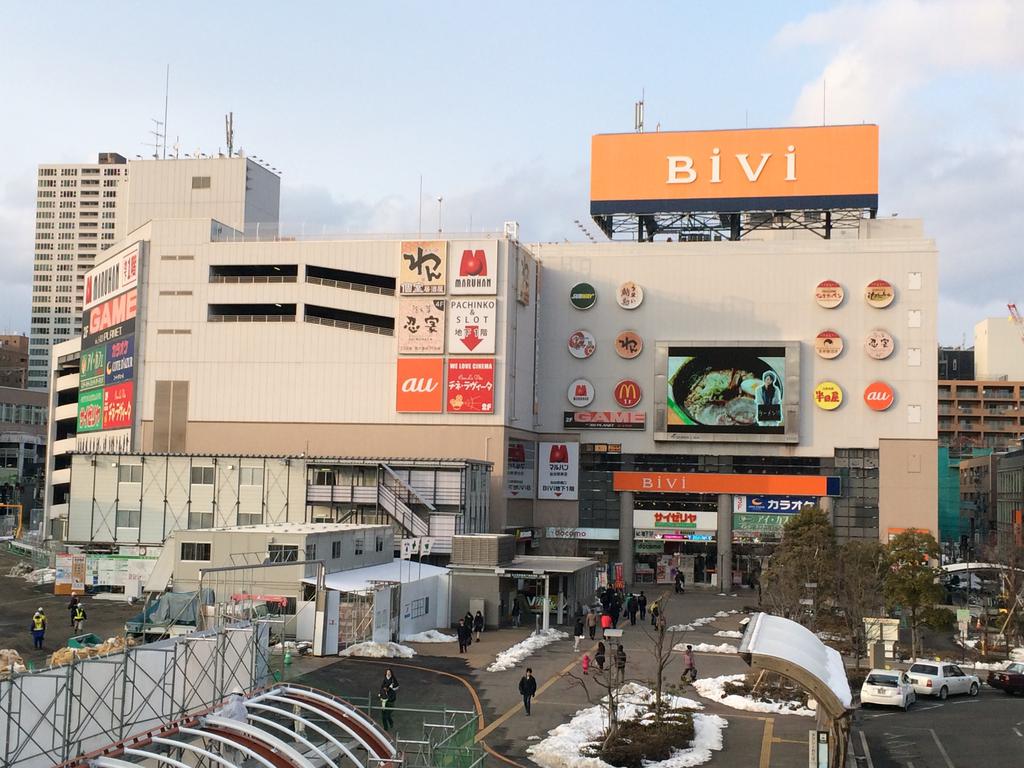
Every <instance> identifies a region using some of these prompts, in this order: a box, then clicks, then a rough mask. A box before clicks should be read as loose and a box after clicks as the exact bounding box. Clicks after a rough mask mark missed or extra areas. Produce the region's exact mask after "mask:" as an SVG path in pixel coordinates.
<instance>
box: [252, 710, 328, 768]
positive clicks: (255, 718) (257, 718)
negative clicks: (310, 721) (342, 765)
mask: <svg viewBox="0 0 1024 768" xmlns="http://www.w3.org/2000/svg"><path fill="white" fill-rule="evenodd" d="M248 717H249V720H251V721H252V722H254V723H259V724H260V725H263V726H266V727H268V728H273V729H274V730H277V731H284V732H285V733H290V734H291V735H292V736H294V737H295V738H296V739H297V740H299V741H301V742H302V743H303V744H305V745H306V746H307V747H309V748H310V749H311V750H313V751H314V752H315V753H316V754H317V755H318V756H319V757H320V758H321V759H322V760H323V761H324V762H325V763H326V764H327V765H333V766H335V768H337V763H335V762H334V761H333V760H331V758H329V757H328V756H327V753H326V752H324V751H323V750H322V749H320V747H318V746H317V745H316V744H314V743H313V742H312V741H310V740H309V739H307V738H306V737H305V736H303V735H302V734H300V733H299V732H298V731H291V730H288V728H287V726H284V725H281V723H275V722H274V721H273V720H270V719H268V718H266V717H260V716H259V715H253V714H249V715H248Z"/></svg>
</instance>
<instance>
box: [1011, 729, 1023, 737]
mask: <svg viewBox="0 0 1024 768" xmlns="http://www.w3.org/2000/svg"><path fill="white" fill-rule="evenodd" d="M1013 732H1014V733H1016V734H1017V735H1018V736H1020V737H1021V738H1022V739H1024V733H1021V732H1020V731H1019V730H1018V729H1016V728H1014V729H1013Z"/></svg>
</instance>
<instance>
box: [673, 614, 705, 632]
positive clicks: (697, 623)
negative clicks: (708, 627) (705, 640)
mask: <svg viewBox="0 0 1024 768" xmlns="http://www.w3.org/2000/svg"><path fill="white" fill-rule="evenodd" d="M716 618H717V617H716V616H702V617H701V618H699V619H694V620H693V621H691V622H690V623H689V624H673V625H672V626H671V627H669V628H668V631H669V632H693V630H695V629H697V628H698V627H703V626H704V625H705V624H710V623H711V622H713V621H714V620H715V619H716Z"/></svg>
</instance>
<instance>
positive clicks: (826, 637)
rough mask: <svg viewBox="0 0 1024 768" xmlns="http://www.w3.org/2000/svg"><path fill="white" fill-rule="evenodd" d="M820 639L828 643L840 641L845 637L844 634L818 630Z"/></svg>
mask: <svg viewBox="0 0 1024 768" xmlns="http://www.w3.org/2000/svg"><path fill="white" fill-rule="evenodd" d="M816 634H817V635H818V639H819V640H821V641H822V642H826V643H838V642H839V641H841V640H844V639H845V638H844V637H843V636H842V635H836V634H833V633H832V632H817V633H816Z"/></svg>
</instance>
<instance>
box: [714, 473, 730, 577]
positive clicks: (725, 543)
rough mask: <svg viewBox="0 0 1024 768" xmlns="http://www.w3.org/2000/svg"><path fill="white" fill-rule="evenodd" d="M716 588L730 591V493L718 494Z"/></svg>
mask: <svg viewBox="0 0 1024 768" xmlns="http://www.w3.org/2000/svg"><path fill="white" fill-rule="evenodd" d="M717 539H718V541H717V542H716V543H717V545H718V563H717V566H716V567H717V570H718V588H719V590H720V591H721V594H723V595H725V594H728V593H729V592H731V591H732V494H731V493H720V494H718V536H717Z"/></svg>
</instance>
